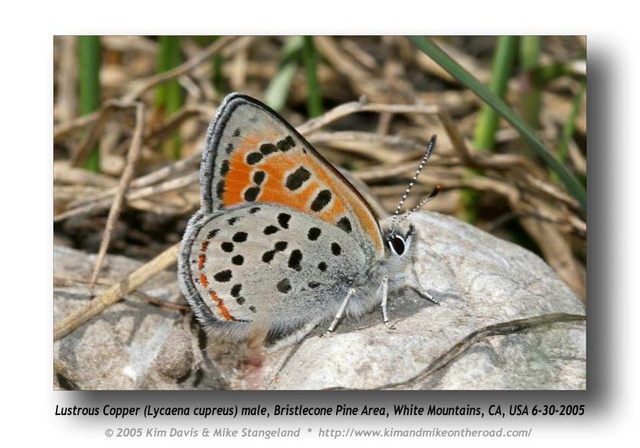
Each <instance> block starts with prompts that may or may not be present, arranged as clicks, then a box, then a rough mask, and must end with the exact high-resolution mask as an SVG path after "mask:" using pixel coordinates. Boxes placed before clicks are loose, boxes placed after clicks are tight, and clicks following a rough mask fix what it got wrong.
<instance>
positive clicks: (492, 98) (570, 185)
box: [408, 36, 587, 212]
mask: <svg viewBox="0 0 640 448" xmlns="http://www.w3.org/2000/svg"><path fill="white" fill-rule="evenodd" d="M408 38H409V40H411V42H413V43H414V45H416V46H417V47H418V48H419V49H420V50H421V51H423V52H424V53H425V54H426V55H427V56H429V57H430V58H432V59H433V60H434V61H435V62H436V63H438V64H439V65H440V66H441V67H442V68H444V69H445V70H446V71H447V72H449V73H450V74H451V75H452V76H453V77H454V78H456V79H457V80H458V81H459V82H460V83H461V84H463V85H464V86H466V87H467V88H469V89H471V90H472V91H473V92H474V93H475V94H476V95H478V96H479V97H480V98H481V99H482V100H483V101H485V102H487V103H489V104H490V105H491V106H492V107H493V108H494V109H495V110H496V111H497V112H498V113H499V114H500V116H501V117H503V118H504V119H505V120H507V121H508V122H509V123H511V125H512V126H513V127H514V128H516V129H517V130H518V132H519V133H520V135H521V136H522V138H523V139H525V141H526V142H527V143H529V144H530V145H531V147H532V148H534V149H535V151H536V152H537V153H538V154H539V155H540V157H542V158H543V160H544V161H545V163H547V166H548V167H549V168H550V169H551V170H552V171H554V172H555V173H556V174H557V175H558V177H559V178H560V181H561V182H562V183H563V184H564V185H565V187H566V188H567V191H569V193H570V194H571V195H572V196H573V197H574V198H575V199H576V200H577V201H578V202H579V203H580V206H581V208H582V210H583V211H585V212H586V209H587V193H586V189H585V188H584V187H583V186H582V185H581V184H580V183H579V182H578V180H577V179H576V178H575V177H574V176H573V175H572V174H571V173H570V172H569V171H568V170H567V169H566V168H565V166H564V165H562V163H560V162H559V161H558V160H557V159H556V158H555V157H554V155H553V154H552V153H551V151H549V149H547V147H546V146H545V145H544V143H543V142H542V140H540V138H539V137H538V136H537V134H536V133H535V131H534V130H533V129H532V128H531V127H530V126H529V125H528V124H527V123H526V122H525V121H524V120H523V119H522V118H521V117H520V116H519V115H518V114H516V113H515V112H514V111H513V110H512V109H511V108H510V107H509V106H508V105H507V104H506V103H505V102H504V101H502V100H501V99H500V98H499V97H498V96H496V95H495V94H494V93H493V92H491V90H490V89H488V88H487V87H485V86H484V85H483V84H482V83H481V82H480V81H478V80H477V79H476V78H474V77H473V76H472V75H471V74H470V73H469V72H468V71H466V70H465V69H464V68H462V67H461V66H460V65H459V64H458V63H457V62H455V61H454V60H453V59H451V58H450V57H449V56H448V55H447V54H446V53H445V52H444V51H442V50H441V49H440V48H439V47H438V46H437V45H435V44H434V43H432V42H431V41H429V40H427V39H425V38H424V37H421V36H409V37H408Z"/></svg>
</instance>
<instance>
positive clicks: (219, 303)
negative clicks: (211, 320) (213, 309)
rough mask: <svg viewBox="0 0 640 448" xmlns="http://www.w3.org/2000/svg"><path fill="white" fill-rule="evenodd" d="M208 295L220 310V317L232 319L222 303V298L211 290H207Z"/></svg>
mask: <svg viewBox="0 0 640 448" xmlns="http://www.w3.org/2000/svg"><path fill="white" fill-rule="evenodd" d="M209 295H210V296H211V300H213V301H214V302H216V306H217V307H218V311H219V312H220V315H221V316H222V318H223V319H224V320H233V316H232V315H231V314H230V313H229V310H228V309H227V307H226V306H225V305H224V302H223V301H222V299H221V298H220V297H218V295H217V294H216V293H215V292H213V291H209Z"/></svg>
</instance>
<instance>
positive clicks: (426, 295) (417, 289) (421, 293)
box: [409, 284, 440, 305]
mask: <svg viewBox="0 0 640 448" xmlns="http://www.w3.org/2000/svg"><path fill="white" fill-rule="evenodd" d="M409 288H411V289H412V290H413V291H415V293H416V294H418V295H419V296H420V297H422V298H424V299H427V300H428V301H429V302H433V303H435V304H436V305H440V301H439V300H438V299H436V298H435V297H433V296H432V295H431V294H429V293H428V292H427V291H425V290H424V289H422V286H420V285H418V284H411V285H409Z"/></svg>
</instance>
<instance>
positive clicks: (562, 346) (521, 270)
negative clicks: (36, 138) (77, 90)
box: [54, 213, 587, 390]
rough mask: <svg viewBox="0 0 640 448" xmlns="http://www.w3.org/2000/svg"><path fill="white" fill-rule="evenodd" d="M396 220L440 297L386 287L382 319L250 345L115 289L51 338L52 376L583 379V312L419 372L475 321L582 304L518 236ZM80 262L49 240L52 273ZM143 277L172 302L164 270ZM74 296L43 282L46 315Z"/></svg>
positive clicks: (447, 385) (109, 380) (257, 384)
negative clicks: (104, 303)
mask: <svg viewBox="0 0 640 448" xmlns="http://www.w3.org/2000/svg"><path fill="white" fill-rule="evenodd" d="M409 221H410V222H411V223H412V224H413V225H414V226H415V228H416V230H417V237H416V239H415V240H414V245H415V246H414V247H415V254H414V262H413V263H412V266H413V269H410V272H408V274H409V275H413V276H415V278H416V279H417V281H418V282H419V283H420V285H422V287H423V288H424V289H425V290H426V291H427V292H429V293H430V294H431V295H433V296H435V297H436V298H437V299H438V300H439V301H440V305H438V306H435V305H433V304H432V303H430V302H428V301H425V300H424V299H422V298H420V297H418V296H417V295H416V294H415V293H413V292H412V291H410V290H407V291H406V293H405V294H401V295H398V296H395V297H391V298H390V301H389V314H390V319H391V321H392V323H393V324H394V325H395V329H394V330H389V329H387V328H386V327H385V326H384V324H383V323H382V319H381V317H380V311H379V309H376V310H375V311H373V312H372V313H371V314H369V315H367V316H365V317H363V318H361V319H359V320H357V321H355V320H353V319H345V320H343V321H342V322H341V324H340V326H339V327H338V329H337V331H336V332H335V333H334V334H333V335H331V336H329V337H326V336H322V337H321V334H322V332H323V331H322V330H323V329H322V330H321V329H317V330H316V331H314V332H313V333H312V334H309V335H308V336H307V337H306V338H305V339H304V340H302V342H301V343H294V344H290V345H287V346H284V347H280V346H281V345H282V344H276V346H275V347H272V348H270V349H267V350H266V351H264V352H263V351H260V350H258V351H257V352H256V350H255V349H249V350H247V349H246V347H241V346H239V345H238V344H234V343H228V342H220V341H215V340H213V339H211V338H209V339H207V338H205V337H203V333H202V332H201V331H200V330H198V329H197V327H196V326H194V325H185V322H184V314H183V313H180V312H177V311H175V310H167V309H163V308H159V307H157V306H154V305H151V304H148V303H144V302H141V301H140V300H137V299H126V300H124V301H121V302H120V303H118V304H116V305H115V306H113V307H111V308H109V309H108V310H107V311H105V312H104V313H103V314H102V315H100V316H98V317H96V318H94V319H93V320H92V321H90V322H88V323H87V324H85V325H83V326H81V327H80V328H78V329H77V330H76V331H75V332H73V333H72V334H70V335H69V336H67V337H66V338H64V339H62V340H61V341H57V342H56V343H55V344H54V357H55V360H56V361H58V362H59V364H60V365H62V366H64V369H63V372H64V375H59V376H58V378H57V380H58V381H60V384H59V385H58V387H62V386H64V385H67V387H68V384H73V385H74V387H77V388H80V389H194V388H202V389H207V388H239V389H244V388H264V389H284V390H302V389H325V388H348V389H373V388H387V387H391V385H393V384H396V386H395V388H400V389H457V390H460V389H463V390H464V389H466V390H469V389H483V390H488V389H492V390H493V389H509V390H516V389H518V390H520V389H525V390H527V389H528V390H531V389H535V390H543V389H544V390H546V389H578V390H580V389H585V388H586V370H587V369H586V323H585V321H574V322H561V323H544V324H539V325H532V326H530V327H527V328H525V327H524V326H522V325H521V326H518V327H516V328H513V329H510V330H509V331H503V332H493V333H491V332H490V333H489V334H485V335H484V337H479V338H477V339H476V340H474V341H472V343H470V344H468V347H466V349H465V350H461V351H459V353H458V356H456V357H453V358H452V359H450V361H449V362H448V363H446V364H444V365H442V366H441V368H439V369H436V370H435V371H431V372H430V373H429V374H423V375H420V374H421V373H424V372H425V370H427V369H428V368H429V367H430V366H432V365H433V363H434V361H435V360H437V359H438V358H440V357H441V356H443V355H445V354H446V353H448V352H449V350H450V349H451V348H452V347H454V346H455V345H456V344H457V343H459V342H460V341H462V340H464V339H465V338H466V337H467V336H469V335H470V334H472V333H473V332H475V331H478V330H482V329H484V328H486V327H488V326H491V325H496V324H500V323H506V322H510V321H513V320H517V319H524V318H535V317H537V316H542V315H549V314H553V313H569V314H573V315H584V314H585V306H584V305H583V303H582V301H581V300H580V299H579V298H578V297H577V296H576V295H575V294H574V293H573V292H572V291H571V290H570V289H569V288H568V287H567V286H566V285H565V284H564V283H563V282H562V281H561V280H560V279H559V278H558V277H557V276H556V275H555V273H554V272H553V271H552V270H551V268H550V267H549V266H548V265H546V264H545V263H544V261H542V260H541V259H540V258H539V257H537V256H536V255H534V254H532V253H530V252H528V251H526V250H524V249H522V248H521V247H519V246H516V245H514V244H511V243H508V242H505V241H502V240H499V239H497V238H495V237H493V236H491V235H489V234H487V233H485V232H483V231H481V230H478V229H476V228H474V227H472V226H469V225H467V224H464V223H461V222H459V221H457V220H455V219H453V218H450V217H446V216H443V215H440V214H437V213H415V214H413V215H412V216H411V217H410V218H409ZM108 265H109V269H108V270H107V272H106V273H105V275H106V278H105V279H104V280H105V281H106V282H108V283H114V282H116V281H118V280H120V279H121V278H122V277H124V276H125V275H126V274H128V273H130V272H131V271H132V270H134V269H135V268H136V267H137V266H138V265H139V264H138V263H136V262H132V261H131V260H126V259H123V258H121V257H109V262H108ZM92 268H93V257H92V256H89V257H88V256H86V254H82V253H79V252H76V251H72V250H69V249H61V248H56V249H55V253H54V271H55V276H56V279H58V278H64V277H71V278H76V279H77V278H83V279H87V278H89V277H90V273H91V269H92ZM143 290H144V292H145V293H146V294H148V295H150V296H153V297H155V298H160V299H163V300H173V301H180V303H183V302H182V299H181V298H180V294H179V290H178V286H177V283H176V278H175V273H172V272H166V273H163V274H162V275H160V276H158V277H157V278H155V279H154V280H153V281H151V282H149V283H148V284H147V285H145V288H143ZM87 298H88V295H87V288H86V285H80V286H78V285H77V284H74V285H71V286H69V285H67V286H64V285H63V286H56V288H54V319H55V320H58V319H60V318H61V317H63V316H65V315H67V314H68V313H69V312H70V311H71V310H72V309H74V308H76V307H77V306H81V305H82V304H83V303H86V300H87ZM187 323H188V322H187ZM189 341H190V342H189ZM252 350H253V352H252ZM256 353H257V354H256ZM57 370H60V369H57ZM416 377H417V378H416ZM412 378H413V379H414V380H413V381H411V382H407V381H408V380H410V379H412ZM61 380H64V381H61ZM63 383H64V384H63ZM398 383H399V384H398Z"/></svg>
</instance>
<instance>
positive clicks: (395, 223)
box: [391, 135, 442, 233]
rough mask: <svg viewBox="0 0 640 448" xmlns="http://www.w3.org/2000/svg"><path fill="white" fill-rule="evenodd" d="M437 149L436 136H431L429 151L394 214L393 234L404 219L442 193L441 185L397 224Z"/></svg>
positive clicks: (426, 152) (423, 157)
mask: <svg viewBox="0 0 640 448" xmlns="http://www.w3.org/2000/svg"><path fill="white" fill-rule="evenodd" d="M435 147H436V136H435V135H433V136H431V139H430V140H429V144H428V145H427V150H426V151H425V152H424V155H423V156H422V160H420V165H418V169H417V170H416V174H414V175H413V178H412V179H411V182H409V186H408V187H407V189H406V191H405V192H404V194H403V195H402V198H401V199H400V202H399V203H398V206H397V207H396V211H395V212H394V213H393V218H392V219H391V224H392V225H391V233H393V232H395V230H396V228H397V227H398V225H399V224H400V223H401V222H402V221H404V219H406V217H407V216H408V215H410V214H411V213H413V212H414V211H415V210H417V209H418V208H420V207H422V206H423V205H424V204H426V203H427V202H429V201H430V200H431V199H433V198H434V197H435V196H436V195H437V194H438V193H439V192H440V190H441V189H442V186H440V185H438V186H436V188H434V189H433V191H432V192H431V194H430V195H429V197H428V198H427V199H425V200H424V201H422V202H421V203H420V204H418V205H417V206H416V207H414V208H413V210H411V211H410V212H409V213H407V214H405V216H404V217H403V218H402V219H401V220H400V221H398V222H396V220H397V219H398V215H399V213H400V209H401V208H402V206H403V205H404V201H406V200H407V197H408V196H409V192H410V191H411V189H412V188H413V186H414V185H415V183H416V180H417V179H418V176H419V175H420V172H421V171H422V168H424V166H425V165H426V164H427V160H429V156H431V153H432V152H433V149H434V148H435Z"/></svg>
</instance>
